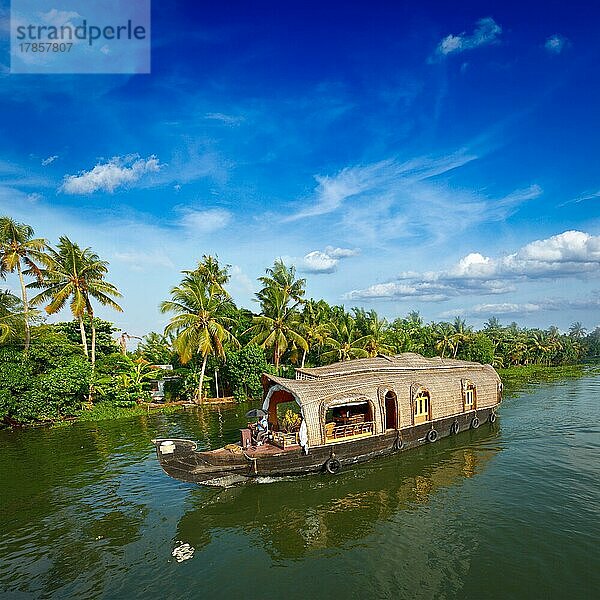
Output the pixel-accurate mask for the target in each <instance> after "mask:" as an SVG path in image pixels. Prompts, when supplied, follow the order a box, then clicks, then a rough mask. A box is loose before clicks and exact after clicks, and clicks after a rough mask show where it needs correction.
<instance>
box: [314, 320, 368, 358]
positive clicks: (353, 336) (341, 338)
mask: <svg viewBox="0 0 600 600" xmlns="http://www.w3.org/2000/svg"><path fill="white" fill-rule="evenodd" d="M367 341H368V336H361V335H360V332H359V331H358V330H357V329H356V321H355V320H354V319H353V318H352V316H351V315H349V314H347V313H344V314H343V315H341V316H339V317H338V318H336V319H335V320H333V321H332V322H331V323H330V324H329V336H328V338H327V340H326V342H325V343H326V345H327V346H329V347H330V348H331V349H330V350H329V351H327V352H325V353H324V354H323V359H324V360H326V361H331V362H333V361H336V360H338V361H343V360H351V359H353V358H367V357H368V356H369V353H368V352H367V351H366V350H365V348H364V347H365V344H366V343H367Z"/></svg>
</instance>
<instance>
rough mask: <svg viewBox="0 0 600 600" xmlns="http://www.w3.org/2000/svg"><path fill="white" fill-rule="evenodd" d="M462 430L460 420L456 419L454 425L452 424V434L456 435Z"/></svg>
mask: <svg viewBox="0 0 600 600" xmlns="http://www.w3.org/2000/svg"><path fill="white" fill-rule="evenodd" d="M459 431H460V425H459V424H458V421H454V423H452V425H450V435H456V434H457V433H458V432H459Z"/></svg>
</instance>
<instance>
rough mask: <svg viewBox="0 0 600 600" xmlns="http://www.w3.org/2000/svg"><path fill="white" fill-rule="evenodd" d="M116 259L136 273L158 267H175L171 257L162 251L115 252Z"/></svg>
mask: <svg viewBox="0 0 600 600" xmlns="http://www.w3.org/2000/svg"><path fill="white" fill-rule="evenodd" d="M114 259H115V260H116V261H119V262H122V263H124V264H127V265H130V266H131V268H132V269H134V270H136V271H144V270H147V269H152V270H154V269H156V268H157V267H162V268H167V269H173V268H174V267H175V265H174V264H173V261H172V260H171V259H170V258H169V256H168V255H167V254H166V253H164V252H161V251H158V250H153V251H148V252H142V251H139V250H131V251H124V252H115V254H114Z"/></svg>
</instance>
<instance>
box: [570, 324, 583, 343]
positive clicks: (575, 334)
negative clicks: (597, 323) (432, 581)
mask: <svg viewBox="0 0 600 600" xmlns="http://www.w3.org/2000/svg"><path fill="white" fill-rule="evenodd" d="M586 333H587V330H586V329H585V327H584V326H583V325H582V324H581V323H580V322H579V321H575V323H573V324H572V325H571V327H569V336H570V337H572V338H575V339H576V340H580V339H582V338H584V337H585V334H586Z"/></svg>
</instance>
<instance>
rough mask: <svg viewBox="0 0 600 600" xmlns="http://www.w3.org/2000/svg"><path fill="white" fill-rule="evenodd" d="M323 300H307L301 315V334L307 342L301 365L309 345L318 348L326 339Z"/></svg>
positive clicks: (324, 304) (304, 360)
mask: <svg viewBox="0 0 600 600" xmlns="http://www.w3.org/2000/svg"><path fill="white" fill-rule="evenodd" d="M326 306H327V305H326V303H325V301H324V300H320V301H319V302H315V301H314V300H312V299H311V300H307V301H306V303H305V304H304V309H303V311H302V315H301V324H302V335H303V337H304V339H305V340H306V343H307V346H308V347H307V349H306V350H304V351H303V353H302V367H304V363H305V362H306V355H307V353H308V350H309V349H310V347H311V346H317V347H318V348H320V347H321V346H322V345H323V343H324V342H325V340H326V339H327V325H326V323H325V314H324V313H325V307H326Z"/></svg>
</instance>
